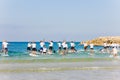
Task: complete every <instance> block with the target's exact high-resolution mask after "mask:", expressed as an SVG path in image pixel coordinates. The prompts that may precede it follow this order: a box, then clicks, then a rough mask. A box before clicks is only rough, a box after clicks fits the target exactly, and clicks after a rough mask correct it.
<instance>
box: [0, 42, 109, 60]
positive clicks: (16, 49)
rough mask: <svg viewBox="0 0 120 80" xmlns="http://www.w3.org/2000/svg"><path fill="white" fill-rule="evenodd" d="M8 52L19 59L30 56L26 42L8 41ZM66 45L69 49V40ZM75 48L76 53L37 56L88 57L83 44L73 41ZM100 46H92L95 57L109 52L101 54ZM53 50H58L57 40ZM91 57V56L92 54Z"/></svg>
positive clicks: (103, 55)
mask: <svg viewBox="0 0 120 80" xmlns="http://www.w3.org/2000/svg"><path fill="white" fill-rule="evenodd" d="M8 43H9V45H8V54H9V57H12V58H17V59H18V58H19V59H30V58H31V57H30V56H29V53H28V52H27V44H28V42H8ZM36 44H37V49H38V50H39V49H40V45H39V44H40V43H39V42H36ZM67 44H68V47H69V49H70V42H67ZM1 45H2V43H1V42H0V46H1ZM45 45H46V47H47V48H48V45H49V43H48V42H45ZM75 45H76V47H75V49H76V50H77V52H76V53H71V54H66V55H64V56H61V55H59V53H57V52H56V53H54V54H53V55H39V56H38V57H37V58H40V59H41V58H88V57H91V56H90V55H89V53H90V51H87V52H85V51H84V49H83V45H80V42H75ZM102 48H103V47H102V46H94V51H95V52H94V57H95V58H99V57H100V58H101V57H108V56H109V54H108V53H105V54H101V53H100V51H99V50H100V49H102ZM0 49H2V47H0ZM54 50H55V51H57V50H58V44H57V42H54ZM88 50H90V48H89V47H88ZM92 57H93V56H92Z"/></svg>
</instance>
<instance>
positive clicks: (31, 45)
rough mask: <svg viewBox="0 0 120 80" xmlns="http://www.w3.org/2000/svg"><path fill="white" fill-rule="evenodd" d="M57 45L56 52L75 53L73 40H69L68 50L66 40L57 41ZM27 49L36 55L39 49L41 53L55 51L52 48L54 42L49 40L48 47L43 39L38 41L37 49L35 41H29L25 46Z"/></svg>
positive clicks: (63, 53)
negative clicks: (38, 46) (38, 47)
mask: <svg viewBox="0 0 120 80" xmlns="http://www.w3.org/2000/svg"><path fill="white" fill-rule="evenodd" d="M57 45H58V53H60V54H62V55H65V54H66V53H68V51H70V52H71V53H75V52H76V51H77V50H76V49H75V43H74V42H73V41H71V42H70V50H68V44H67V42H66V41H63V42H61V41H59V42H58V43H57ZM27 51H28V52H30V53H32V54H34V55H36V52H37V51H39V52H40V53H41V54H52V53H55V52H56V51H55V50H54V42H53V41H50V42H49V47H48V48H47V47H46V44H45V42H44V41H40V49H39V50H37V48H36V43H35V42H29V43H28V46H27Z"/></svg>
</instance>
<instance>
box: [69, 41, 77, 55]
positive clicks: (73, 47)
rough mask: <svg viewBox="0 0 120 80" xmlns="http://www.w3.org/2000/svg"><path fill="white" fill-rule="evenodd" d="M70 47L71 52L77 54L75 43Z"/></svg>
mask: <svg viewBox="0 0 120 80" xmlns="http://www.w3.org/2000/svg"><path fill="white" fill-rule="evenodd" d="M70 46H71V52H72V53H74V52H76V49H75V43H74V42H73V41H71V43H70Z"/></svg>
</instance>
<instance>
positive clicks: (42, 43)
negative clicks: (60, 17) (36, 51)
mask: <svg viewBox="0 0 120 80" xmlns="http://www.w3.org/2000/svg"><path fill="white" fill-rule="evenodd" d="M44 46H45V42H44V41H40V53H43V47H44Z"/></svg>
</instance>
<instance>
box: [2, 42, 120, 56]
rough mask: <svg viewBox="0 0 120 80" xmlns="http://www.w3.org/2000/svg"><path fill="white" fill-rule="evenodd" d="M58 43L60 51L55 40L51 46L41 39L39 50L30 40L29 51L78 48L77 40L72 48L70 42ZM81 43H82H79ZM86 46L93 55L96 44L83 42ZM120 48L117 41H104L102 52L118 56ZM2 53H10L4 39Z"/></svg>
mask: <svg viewBox="0 0 120 80" xmlns="http://www.w3.org/2000/svg"><path fill="white" fill-rule="evenodd" d="M57 45H58V51H55V50H54V42H53V41H50V42H49V46H48V47H47V46H46V44H45V41H40V43H39V46H40V49H38V50H37V45H36V43H35V42H34V41H33V42H28V44H27V51H28V52H29V53H30V54H33V55H36V53H37V52H39V53H41V54H53V53H56V52H58V53H60V54H61V55H65V54H66V53H75V52H77V50H76V49H75V47H76V45H75V42H73V41H71V42H70V48H68V43H67V42H66V41H63V42H61V41H59V42H57ZM79 45H80V44H79ZM83 46H84V51H88V46H89V48H90V55H93V53H94V44H93V43H89V44H87V43H86V42H84V43H83ZM119 48H120V45H119V44H117V43H106V42H104V43H103V48H102V49H100V52H101V53H110V54H111V55H112V56H113V57H117V56H118V49H119ZM1 52H2V53H5V54H7V53H8V42H7V41H6V40H4V41H3V42H2V50H1Z"/></svg>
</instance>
